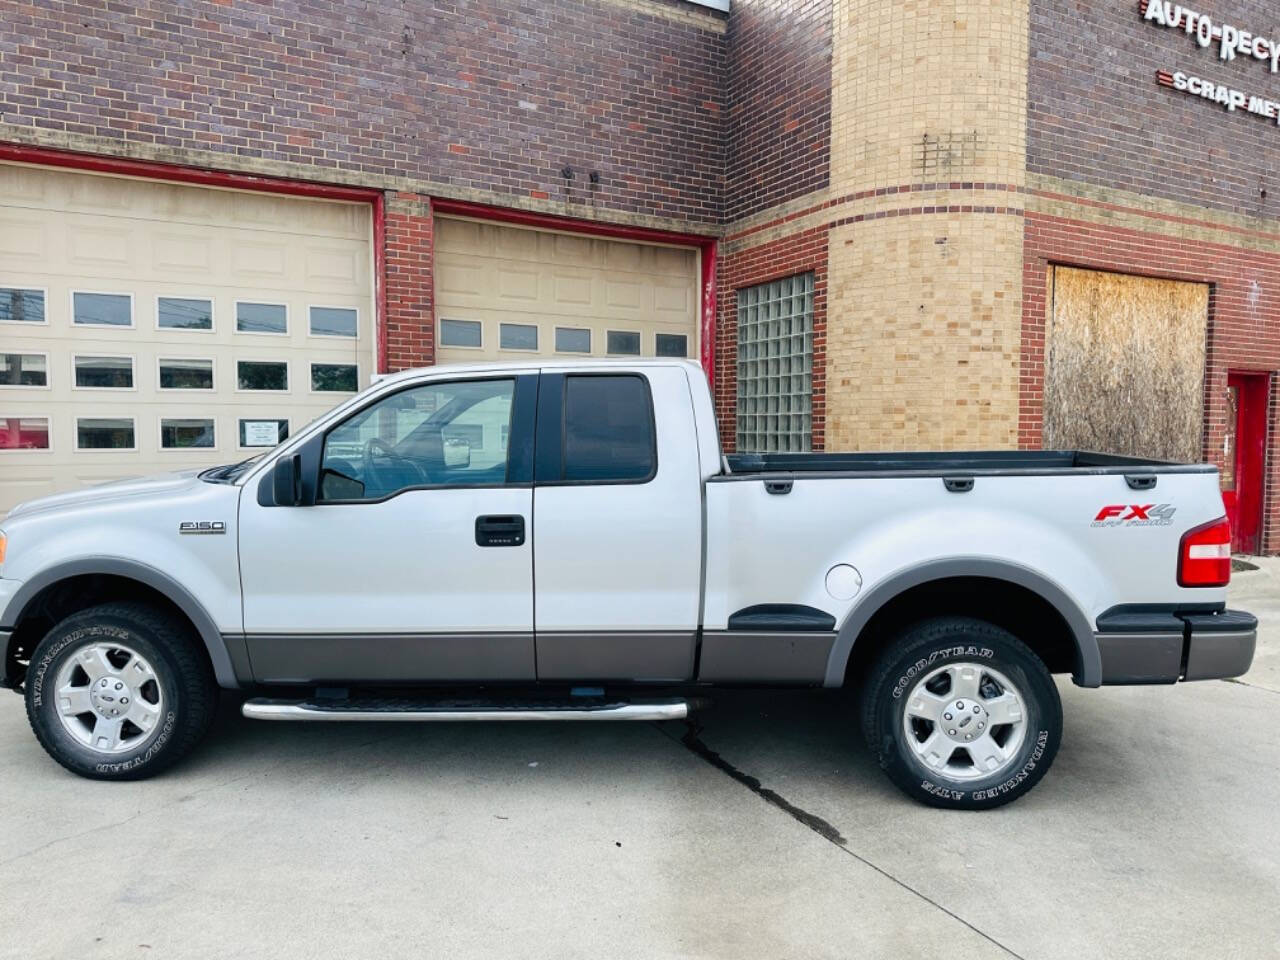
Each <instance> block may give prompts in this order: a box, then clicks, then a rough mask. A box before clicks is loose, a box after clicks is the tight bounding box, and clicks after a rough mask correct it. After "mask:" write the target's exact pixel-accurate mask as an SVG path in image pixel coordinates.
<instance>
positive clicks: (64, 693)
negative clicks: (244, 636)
mask: <svg viewBox="0 0 1280 960" xmlns="http://www.w3.org/2000/svg"><path fill="white" fill-rule="evenodd" d="M217 692H218V688H217V683H216V682H215V680H214V677H213V670H212V668H211V667H210V665H209V662H208V658H207V657H206V656H205V653H204V650H203V649H202V648H200V647H199V646H198V645H197V641H196V638H195V637H193V636H192V635H191V631H190V630H189V628H187V626H186V625H185V624H183V623H181V622H179V621H177V620H176V619H175V618H174V617H172V616H170V615H169V614H168V613H166V612H165V611H163V610H160V609H157V608H155V607H151V606H148V605H146V604H140V603H110V604H103V605H102V606H98V607H93V608H91V609H89V610H84V611H82V612H80V613H77V614H74V615H72V616H70V617H68V618H67V619H66V620H63V621H62V622H61V623H59V624H58V625H57V626H56V627H54V628H53V629H52V630H50V631H49V633H48V635H46V636H45V638H44V639H43V640H41V641H40V643H39V644H38V645H37V646H36V649H35V651H34V652H33V654H32V657H31V667H30V669H29V671H28V676H27V683H26V699H27V718H28V719H29V720H30V721H31V728H32V730H34V731H35V735H36V738H37V739H38V740H39V741H40V744H41V746H43V747H44V748H45V750H46V751H48V753H49V755H50V756H52V757H53V759H55V760H57V761H58V763H60V764H62V765H63V766H64V767H66V768H67V769H68V770H70V771H72V772H73V773H78V774H80V776H82V777H89V778H91V779H95V780H139V779H142V778H144V777H149V776H152V775H154V774H156V773H159V772H160V771H161V770H163V769H165V768H166V767H168V766H169V765H171V764H173V763H175V762H176V761H178V760H180V759H181V758H182V757H184V756H185V755H186V754H187V753H189V752H190V751H191V749H192V748H193V747H194V746H195V745H196V744H197V743H198V742H199V741H200V739H201V738H202V737H203V736H204V734H205V732H206V731H207V730H208V729H209V725H210V723H211V722H212V720H213V716H214V711H215V708H216V705H217Z"/></svg>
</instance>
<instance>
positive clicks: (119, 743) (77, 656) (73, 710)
mask: <svg viewBox="0 0 1280 960" xmlns="http://www.w3.org/2000/svg"><path fill="white" fill-rule="evenodd" d="M56 689H57V709H58V719H59V720H61V721H62V728H63V730H65V731H66V732H67V733H68V734H69V735H70V736H71V737H72V738H74V739H75V740H76V742H78V743H79V744H81V745H82V746H85V747H88V748H89V749H90V750H93V751H94V752H95V753H102V754H119V753H126V752H128V751H131V750H135V749H137V748H138V747H140V746H142V745H143V744H144V743H146V742H147V741H148V740H149V739H150V738H151V736H152V735H153V734H154V733H155V732H156V730H157V729H159V726H160V717H161V715H162V711H163V709H164V690H163V689H161V686H160V680H159V677H157V675H156V671H155V668H153V667H152V666H151V664H150V663H149V662H148V661H147V659H146V658H145V657H144V656H142V655H141V654H140V653H138V651H136V650H134V649H133V648H131V647H129V646H126V645H124V644H120V643H91V644H88V645H86V646H84V647H81V648H80V649H79V650H77V651H76V652H75V653H74V654H72V655H71V656H70V657H68V658H67V660H66V662H65V663H63V665H62V667H61V668H60V669H59V670H58V676H57V681H56Z"/></svg>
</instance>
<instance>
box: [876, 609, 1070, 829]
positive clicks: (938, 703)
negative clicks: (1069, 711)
mask: <svg viewBox="0 0 1280 960" xmlns="http://www.w3.org/2000/svg"><path fill="white" fill-rule="evenodd" d="M862 709H863V727H864V731H865V733H866V737H867V743H868V744H869V745H870V747H871V749H872V751H873V752H874V753H875V754H876V757H877V759H878V760H879V762H880V766H881V768H882V769H883V770H884V771H885V773H886V774H888V776H889V779H891V780H892V781H893V782H894V783H895V784H897V786H898V787H899V788H900V789H901V790H902V791H903V792H904V793H906V794H907V795H908V796H910V797H912V798H913V799H916V800H919V801H921V802H922V803H926V804H929V805H931V806H935V807H948V808H951V809H956V810H982V809H987V808H990V807H998V806H1000V805H1001V804H1005V803H1009V802H1010V801H1012V800H1016V799H1017V798H1018V797H1020V796H1022V795H1023V794H1025V793H1026V792H1028V791H1029V790H1030V789H1031V788H1032V787H1034V786H1035V785H1036V783H1038V782H1039V780H1040V778H1041V777H1043V776H1044V775H1045V773H1046V772H1047V771H1048V769H1049V766H1050V765H1051V764H1052V763H1053V758H1054V755H1055V754H1056V753H1057V752H1058V744H1059V743H1060V742H1061V740H1062V702H1061V701H1060V700H1059V698H1058V688H1057V687H1056V686H1055V685H1054V682H1053V677H1052V676H1050V674H1049V671H1048V670H1047V669H1046V668H1045V665H1044V662H1043V661H1042V660H1041V659H1040V658H1039V657H1037V656H1036V655H1035V654H1034V653H1033V652H1032V651H1031V650H1030V648H1028V647H1027V645H1026V644H1024V643H1022V642H1021V641H1020V640H1018V639H1017V638H1016V637H1014V636H1013V635H1012V634H1010V633H1008V632H1007V631H1005V630H1002V629H1000V628H999V627H996V626H994V625H993V624H990V623H986V622H985V621H981V620H973V619H969V618H964V617H946V618H939V619H936V620H928V621H924V622H922V623H918V624H916V625H914V626H912V627H910V628H909V629H907V630H906V631H905V632H904V633H903V634H902V635H901V636H900V637H899V638H898V639H897V640H895V641H894V642H893V643H892V644H890V645H889V647H888V649H886V650H885V651H884V653H883V654H882V655H881V657H880V659H879V661H878V662H877V663H876V666H875V668H874V669H873V670H872V671H871V675H870V678H869V680H868V682H867V687H866V690H865V692H864V696H863V708H862Z"/></svg>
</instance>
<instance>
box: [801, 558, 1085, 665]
mask: <svg viewBox="0 0 1280 960" xmlns="http://www.w3.org/2000/svg"><path fill="white" fill-rule="evenodd" d="M951 577H986V578H988V579H991V580H1006V581H1008V582H1009V583H1012V584H1016V585H1017V586H1019V587H1025V588H1026V589H1028V590H1030V591H1031V592H1033V593H1035V594H1038V595H1039V596H1040V597H1041V598H1042V599H1043V600H1045V601H1046V602H1047V603H1048V604H1049V605H1050V606H1052V607H1053V608H1054V609H1055V610H1057V611H1058V613H1059V614H1061V615H1062V619H1063V620H1064V621H1066V624H1067V627H1068V629H1069V630H1070V631H1071V633H1072V635H1073V637H1074V638H1075V645H1076V668H1075V671H1074V673H1073V674H1072V676H1073V677H1074V679H1075V682H1076V683H1077V684H1078V685H1080V686H1082V687H1097V686H1100V685H1101V683H1102V657H1101V655H1100V654H1099V653H1098V641H1097V638H1096V637H1095V636H1094V633H1093V627H1092V626H1091V625H1090V623H1089V618H1088V617H1087V616H1085V614H1084V612H1083V611H1082V610H1081V609H1080V607H1079V606H1078V605H1077V604H1076V602H1075V601H1074V600H1072V599H1071V598H1070V597H1069V596H1068V595H1067V593H1066V591H1065V590H1063V589H1062V588H1061V587H1060V586H1058V585H1057V584H1056V583H1054V582H1053V581H1051V580H1048V579H1046V578H1045V577H1043V576H1041V575H1040V574H1038V573H1036V572H1035V571H1034V570H1031V569H1030V568H1028V567H1024V566H1021V565H1020V564H1016V563H1009V562H1007V561H1003V560H991V559H988V558H985V557H953V558H950V559H946V560H933V561H930V562H929V563H925V564H921V565H920V566H918V567H912V568H911V569H910V570H906V571H903V572H902V573H899V574H896V575H895V576H892V577H890V578H889V579H888V580H885V581H884V582H883V583H878V584H876V585H875V587H874V588H872V589H871V590H870V591H869V592H868V593H866V594H865V595H864V596H862V597H861V598H860V599H859V601H858V603H857V605H856V606H855V607H854V608H853V609H852V610H851V611H849V613H848V614H847V615H846V617H845V619H844V622H843V623H842V624H841V625H840V629H839V632H838V633H837V634H836V642H835V644H834V645H833V646H832V648H831V655H830V656H829V657H828V658H827V674H826V677H825V678H824V680H823V686H827V687H839V686H842V685H843V684H844V672H845V668H846V666H847V665H848V663H849V655H850V654H851V653H852V652H853V644H854V642H855V641H856V640H857V639H858V635H859V634H860V633H862V629H863V627H865V626H866V625H867V623H868V622H869V621H870V620H871V618H872V617H873V616H875V615H876V613H877V612H878V611H879V610H880V608H881V607H883V606H884V605H885V604H886V603H888V602H889V601H890V600H892V599H893V598H894V597H896V596H897V595H898V594H900V593H902V592H903V591H904V590H910V589H911V588H912V587H918V586H920V585H921V584H925V583H929V582H930V581H933V580H945V579H949V578H951Z"/></svg>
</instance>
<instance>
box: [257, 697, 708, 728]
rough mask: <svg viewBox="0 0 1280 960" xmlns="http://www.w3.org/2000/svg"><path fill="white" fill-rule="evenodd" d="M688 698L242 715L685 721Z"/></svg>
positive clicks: (325, 704)
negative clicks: (634, 701)
mask: <svg viewBox="0 0 1280 960" xmlns="http://www.w3.org/2000/svg"><path fill="white" fill-rule="evenodd" d="M689 709H690V704H689V701H688V700H654V701H650V702H647V703H645V702H642V703H630V702H595V703H590V702H588V703H582V702H578V703H574V702H572V701H548V702H543V703H537V702H530V701H522V702H521V701H513V702H503V701H487V702H486V701H476V700H452V701H450V700H440V701H430V700H410V699H403V700H402V699H378V700H374V699H369V700H361V699H352V700H323V699H317V700H269V699H266V698H263V697H255V698H253V699H250V700H246V701H245V702H244V706H243V707H242V708H241V711H240V712H241V713H243V714H244V715H245V716H246V717H249V718H250V719H253V720H302V721H322V722H323V721H338V720H376V721H400V722H413V723H430V722H435V721H459V720H682V719H684V718H685V717H687V716H688V715H689Z"/></svg>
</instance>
